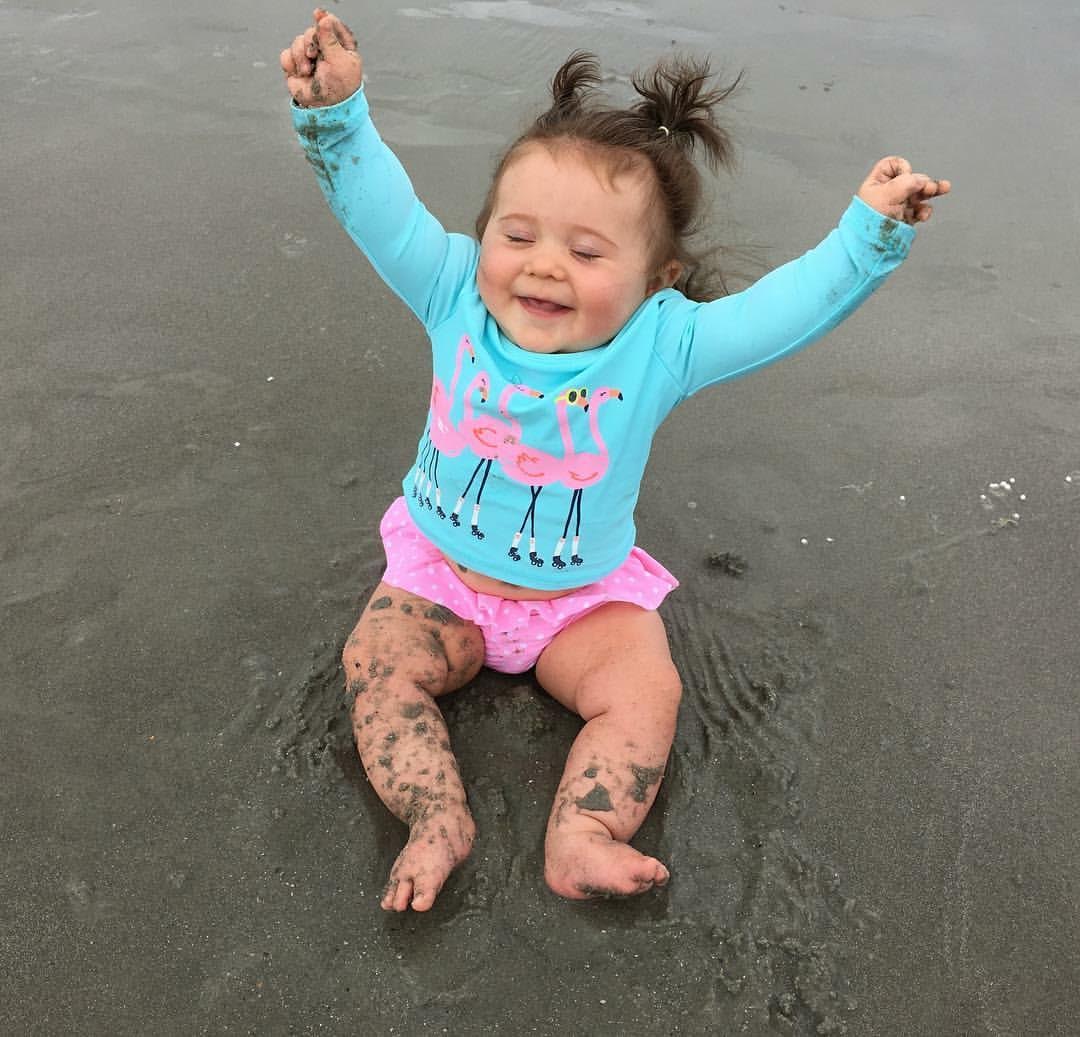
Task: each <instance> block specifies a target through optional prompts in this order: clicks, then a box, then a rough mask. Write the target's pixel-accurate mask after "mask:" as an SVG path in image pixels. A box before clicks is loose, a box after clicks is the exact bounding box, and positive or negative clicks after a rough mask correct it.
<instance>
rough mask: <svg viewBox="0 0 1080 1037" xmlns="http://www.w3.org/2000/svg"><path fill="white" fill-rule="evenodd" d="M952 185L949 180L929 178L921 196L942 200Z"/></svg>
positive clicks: (920, 193) (920, 192)
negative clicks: (942, 196)
mask: <svg viewBox="0 0 1080 1037" xmlns="http://www.w3.org/2000/svg"><path fill="white" fill-rule="evenodd" d="M951 187H952V184H950V183H949V181H948V180H935V179H934V178H933V177H927V178H926V183H925V184H924V185H923V187H922V190H921V191H919V195H920V197H922V198H940V197H941V195H943V194H948V193H949V189H950V188H951Z"/></svg>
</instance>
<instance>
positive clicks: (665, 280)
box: [645, 259, 683, 297]
mask: <svg viewBox="0 0 1080 1037" xmlns="http://www.w3.org/2000/svg"><path fill="white" fill-rule="evenodd" d="M682 273H683V265H682V263H680V262H679V261H678V260H677V259H669V260H668V261H667V262H666V263H664V264H663V266H661V267H660V269H659V270H658V271H657V272H656V273H655V274H653V276H652V277H651V278H650V279H649V283H648V284H647V285H646V287H645V295H646V297H648V296H650V295H654V294H655V293H656V292H658V291H660V289H661V288H670V287H671V286H672V285H673V284H674V283H675V282H676V281H677V280H678V279H679V278H680V277H682Z"/></svg>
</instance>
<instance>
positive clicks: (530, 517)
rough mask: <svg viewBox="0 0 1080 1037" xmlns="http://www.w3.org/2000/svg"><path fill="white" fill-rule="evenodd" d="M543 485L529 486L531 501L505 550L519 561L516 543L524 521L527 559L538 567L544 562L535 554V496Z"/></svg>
mask: <svg viewBox="0 0 1080 1037" xmlns="http://www.w3.org/2000/svg"><path fill="white" fill-rule="evenodd" d="M543 488H544V487H543V486H530V487H529V492H530V493H532V501H531V502H530V504H529V508H528V510H527V511H526V512H525V517H524V518H523V519H522V520H521V528H520V529H519V530H518V531H517V532H516V533H515V534H514V539H513V542H512V543H511V544H510V550H509V551H508V552H507V553H508V554H509V555H510V557H511V558H513V559H514V561H515V562H520V561H521V555H520V554H519V553H518V544H520V543H521V537H522V534H523V533H524V532H525V523H526V522H527V523H528V524H529V561H530V562H532V564H533V565H535V566H537V567H539V566H542V565H543V564H544V559H543V558H538V557H537V555H536V525H535V520H536V498H537V497H539V496H540V491H541V490H543Z"/></svg>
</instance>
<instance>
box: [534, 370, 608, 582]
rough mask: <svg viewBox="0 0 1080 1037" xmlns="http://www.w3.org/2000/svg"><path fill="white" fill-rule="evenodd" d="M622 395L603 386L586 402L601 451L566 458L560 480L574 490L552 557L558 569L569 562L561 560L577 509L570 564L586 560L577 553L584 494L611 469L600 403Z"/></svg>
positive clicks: (592, 430)
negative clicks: (601, 427)
mask: <svg viewBox="0 0 1080 1037" xmlns="http://www.w3.org/2000/svg"><path fill="white" fill-rule="evenodd" d="M581 395H582V398H584V397H585V395H586V390H584V389H582V390H581ZM622 398H623V394H622V393H621V392H620V391H619V390H618V389H613V388H611V387H610V386H604V388H602V389H597V390H596V392H595V393H593V395H592V397H591V398H590V399H589V401H588V402H587V403H585V404H584V407H585V410H586V411H587V412H588V414H589V433H590V435H591V436H592V439H593V443H595V444H596V446H597V448H598V449H599V451H600V452H599V453H588V452H582V453H579V454H568V455H567V457H566V459H565V461H566V464H565V470H564V475H563V478H562V479H561V480H560V481H561V482H562V484H563V485H564V486H567V487H569V488H570V489H571V490H573V491H574V492H573V494H572V495H571V497H570V507H569V509H568V510H567V512H566V524H565V525H564V526H563V531H562V536H561V537H559V542H558V544H556V545H555V553H554V555H552V558H551V564H552V565H553V566H554V567H555V568H556V569H565V568H566V562H564V561H563V560H562V550H563V546H564V545H565V544H566V534H567V533H568V532H569V530H570V519H571V518H572V517H574V516H575V513H576V518H575V522H574V541H573V544H572V546H571V549H570V550H571V555H570V564H571V565H581V563H582V562H583V561H584V559H582V558H581V556H580V555H579V554H578V545H579V544H580V543H581V495H582V494H583V493H584V492H585V490H586V489H587V488H588V487H589V486H593V485H595V484H596V483H598V482H599V481H600V480H601V479H602V478H603V477H604V474H605V473H606V472H607V470H608V450H607V446H606V445H605V443H604V440H603V439H602V438H601V436H600V406H601V404H604V403H607V402H608V400H621V399H622Z"/></svg>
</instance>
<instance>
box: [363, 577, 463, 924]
mask: <svg viewBox="0 0 1080 1037" xmlns="http://www.w3.org/2000/svg"><path fill="white" fill-rule="evenodd" d="M483 645H484V643H483V636H482V635H481V634H480V633H479V631H477V630H476V628H475V627H474V626H473V625H472V624H470V623H465V622H464V621H463V620H461V619H459V618H458V617H457V616H455V615H453V613H451V612H449V611H448V610H447V609H445V608H442V607H441V606H438V605H433V604H432V603H431V602H429V601H426V600H425V599H423V598H419V597H417V596H416V595H412V594H408V593H406V592H405V591H401V590H398V589H397V588H394V587H390V586H388V585H386V584H380V585H379V587H378V588H377V589H376V591H375V593H374V595H373V596H372V599H371V602H370V603H369V604H368V607H367V609H365V611H364V614H363V615H362V616H361V618H360V622H359V623H358V624H357V626H356V629H355V630H354V631H353V633H352V635H351V636H350V638H349V640H348V642H347V644H346V646H345V652H344V653H343V663H344V666H345V684H346V692H347V694H348V695H349V696H351V697H352V699H353V706H352V721H353V734H354V737H355V739H356V748H357V751H358V752H359V754H360V760H361V762H362V763H363V765H364V770H365V771H366V772H367V775H368V778H369V779H370V781H371V785H372V788H373V789H374V790H375V792H376V793H377V794H378V796H379V798H380V799H381V800H382V801H383V803H385V804H386V806H387V807H388V808H389V809H390V810H391V811H392V812H393V814H394V815H395V816H396V817H397V818H399V819H400V820H401V821H404V822H405V823H406V824H407V825H408V826H409V839H408V842H407V843H406V844H405V847H404V849H403V850H402V851H401V853H400V854H399V855H398V858H397V860H396V861H395V862H394V866H393V868H392V869H391V871H390V881H389V883H388V885H387V887H386V892H385V893H384V895H383V898H382V906H383V908H385V909H386V910H388V911H405V910H407V909H408V908H409V907H412V908H413V910H415V911H427V910H428V909H429V908H430V907H431V906H432V904H434V902H435V898H436V897H437V896H438V894H439V891H440V890H441V889H442V886H443V883H444V882H445V881H446V879H447V877H448V876H449V875H450V873H451V871H453V869H454V868H455V867H457V865H458V864H460V863H461V862H462V861H463V860H465V858H466V857H467V856H468V855H469V852H470V851H471V849H472V845H473V841H474V839H475V838H476V825H475V823H474V822H473V818H472V814H471V813H470V812H469V807H468V803H467V800H466V796H465V789H464V787H463V786H462V784H461V777H460V775H459V774H458V765H457V760H456V759H455V758H454V754H453V752H452V750H451V748H450V738H449V734H448V733H447V730H446V723H445V721H444V720H443V715H442V712H441V711H440V710H439V707H438V706H437V705H436V704H435V696H437V695H440V694H444V693H445V692H448V691H453V690H454V689H456V688H459V687H461V686H462V685H463V684H465V683H467V682H468V681H469V680H471V679H472V678H473V677H474V676H476V673H477V672H478V671H479V669H480V666H481V664H482V660H483V652H484V646H483Z"/></svg>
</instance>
